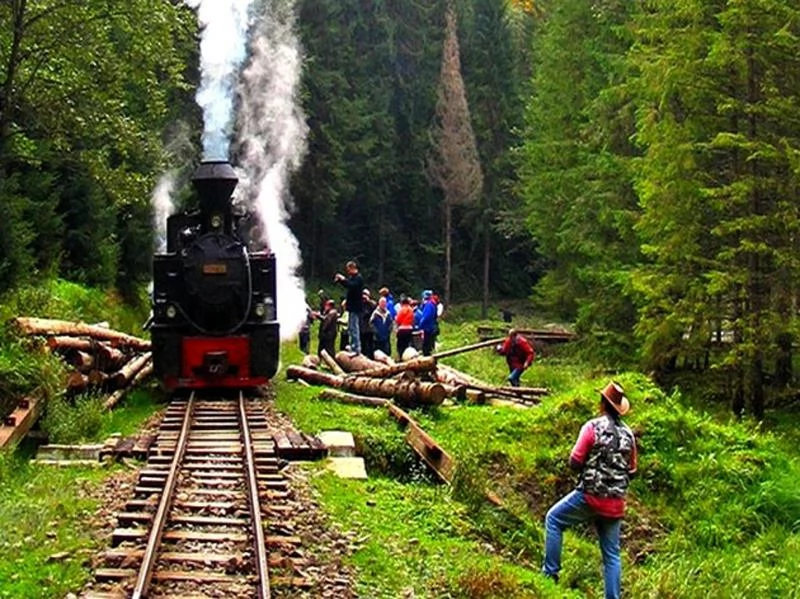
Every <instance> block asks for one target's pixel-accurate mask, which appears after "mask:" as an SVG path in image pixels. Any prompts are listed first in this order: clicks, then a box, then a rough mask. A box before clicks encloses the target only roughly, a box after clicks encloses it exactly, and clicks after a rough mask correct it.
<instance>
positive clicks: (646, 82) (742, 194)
mask: <svg viewBox="0 0 800 599" xmlns="http://www.w3.org/2000/svg"><path fill="white" fill-rule="evenodd" d="M646 7H647V13H646V15H645V16H644V17H643V19H642V21H641V23H640V27H639V29H638V31H637V35H638V37H639V40H640V41H639V43H638V46H637V51H636V52H634V53H633V54H632V57H631V59H632V61H633V62H634V63H635V65H636V66H637V67H638V68H639V69H640V71H641V78H640V82H639V83H640V85H639V93H640V94H641V98H642V108H641V110H640V113H639V115H638V121H639V123H638V128H639V140H640V142H641V143H642V144H643V147H644V148H645V150H646V154H645V156H644V158H643V160H642V168H641V171H640V174H639V182H638V187H639V190H640V195H641V198H642V204H643V208H644V213H643V216H642V220H641V223H640V233H641V237H642V243H643V247H644V248H645V250H646V253H647V256H648V258H649V259H650V263H649V264H647V265H645V266H643V267H642V268H640V269H639V271H638V273H637V277H636V281H637V286H638V288H639V290H640V291H641V293H642V310H641V319H640V322H639V325H638V331H639V333H640V336H641V338H642V340H643V343H644V347H645V350H646V351H645V356H646V357H647V358H648V360H649V363H650V364H651V365H654V366H662V367H663V366H664V365H665V364H669V363H670V362H672V361H674V359H675V358H676V357H677V356H678V355H679V354H682V355H688V356H689V357H696V356H697V355H698V354H699V353H700V352H705V351H707V350H708V346H709V343H710V340H711V339H712V338H713V337H715V336H717V337H719V336H720V335H721V331H723V330H727V331H730V333H731V334H732V340H733V342H732V343H731V344H729V345H728V347H727V349H726V350H725V351H724V355H723V356H722V362H721V366H722V367H723V368H724V369H725V370H726V372H727V373H728V379H729V380H730V381H733V384H732V385H730V387H729V388H730V394H731V400H732V407H733V410H734V412H736V413H737V414H741V413H742V411H743V410H744V407H745V406H744V401H745V399H749V402H750V407H751V410H752V412H753V413H754V414H755V415H756V417H758V418H761V417H762V416H763V414H764V402H765V379H766V372H767V370H768V369H769V364H771V363H772V362H773V361H774V360H780V359H785V358H782V356H783V355H785V352H786V346H787V345H788V346H791V332H792V331H793V329H794V327H795V325H796V316H795V314H794V309H793V305H794V304H795V297H796V289H795V288H794V284H793V281H795V280H796V279H797V275H798V274H800V273H798V265H797V261H796V259H795V256H796V254H797V249H798V248H797V235H796V231H797V230H798V226H800V218H799V216H800V215H799V214H798V206H797V201H796V198H797V192H798V185H799V184H800V176H799V175H800V173H798V170H797V168H796V167H797V156H798V153H800V109H798V108H797V107H796V102H794V100H793V98H796V97H797V96H798V94H800V59H798V57H797V54H796V44H797V41H798V38H799V37H800V8H799V7H796V6H795V4H794V3H790V2H785V1H782V0H774V1H773V0H770V1H767V2H762V1H755V0H744V1H742V2H738V3H735V4H731V3H726V2H722V1H721V0H720V1H717V2H712V3H707V2H700V1H699V0H696V1H684V2H681V3H677V4H676V3H673V2H665V1H661V0H654V1H652V2H648V3H647V4H646ZM645 17H646V18H645ZM787 339H788V342H787ZM779 342H780V345H779Z"/></svg>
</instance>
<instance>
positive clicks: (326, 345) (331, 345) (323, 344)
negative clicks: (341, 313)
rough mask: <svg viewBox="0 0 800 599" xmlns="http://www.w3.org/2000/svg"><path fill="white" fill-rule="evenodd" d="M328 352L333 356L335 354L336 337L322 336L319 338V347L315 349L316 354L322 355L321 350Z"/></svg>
mask: <svg viewBox="0 0 800 599" xmlns="http://www.w3.org/2000/svg"><path fill="white" fill-rule="evenodd" d="M323 349H324V350H325V351H326V352H328V355H329V356H330V357H331V358H333V357H334V356H335V355H336V337H328V338H326V339H323V338H322V337H320V338H319V348H318V349H317V354H318V355H322V350H323Z"/></svg>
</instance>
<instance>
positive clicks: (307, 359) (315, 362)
mask: <svg viewBox="0 0 800 599" xmlns="http://www.w3.org/2000/svg"><path fill="white" fill-rule="evenodd" d="M303 367H304V368H312V369H314V370H316V369H317V368H319V357H318V356H313V355H311V354H306V355H305V356H303Z"/></svg>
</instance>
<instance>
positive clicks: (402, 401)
mask: <svg viewBox="0 0 800 599" xmlns="http://www.w3.org/2000/svg"><path fill="white" fill-rule="evenodd" d="M500 341H502V339H492V340H489V341H483V342H481V343H476V344H473V345H469V346H466V347H461V348H457V349H453V350H448V351H445V352H441V353H438V354H434V355H432V356H419V355H411V354H409V356H408V357H410V359H407V360H406V361H404V362H400V363H395V362H394V360H392V359H391V358H390V357H389V356H386V355H385V354H382V353H378V354H377V355H376V358H377V359H375V360H370V359H368V358H366V357H365V356H362V355H354V354H350V353H347V352H339V353H337V354H336V356H330V355H328V354H327V353H326V352H325V351H324V350H323V352H322V353H321V358H322V359H321V360H320V361H311V360H307V359H305V360H303V364H304V365H303V366H290V367H289V368H288V369H287V371H286V376H287V378H288V379H289V380H295V381H300V382H303V383H304V384H307V385H319V386H323V387H327V388H325V389H323V390H322V391H321V392H320V394H319V396H318V397H319V399H321V400H327V401H337V402H340V403H346V404H355V405H361V406H371V407H376V408H385V409H387V410H388V413H389V415H390V416H391V417H392V418H394V419H395V420H397V422H398V423H399V424H400V425H401V426H402V427H403V428H404V429H405V439H406V442H407V443H408V444H409V445H410V446H411V447H412V448H413V449H414V451H415V452H416V453H417V454H418V455H419V456H420V458H421V459H422V460H423V461H424V462H425V463H426V464H427V465H428V466H430V468H431V469H432V470H433V471H434V472H435V473H436V474H437V475H438V476H439V478H440V479H441V480H442V481H444V482H445V483H450V482H452V480H453V473H454V471H455V462H454V460H453V458H452V457H451V456H450V455H449V454H448V453H447V452H446V451H445V450H444V449H443V448H442V447H441V446H440V445H439V444H438V443H437V442H436V441H435V440H434V439H433V438H432V437H431V436H430V435H428V434H427V433H426V432H425V431H424V430H423V429H422V427H421V426H420V425H419V424H418V423H417V422H416V421H414V420H413V418H411V416H410V415H409V414H408V413H407V412H404V411H403V410H402V409H401V408H400V407H398V405H401V406H408V407H418V406H425V405H439V404H441V403H442V402H443V401H444V400H445V399H446V398H454V399H461V400H467V401H470V402H475V403H482V402H484V401H486V400H487V399H491V398H502V399H503V400H504V401H513V402H515V403H520V404H523V405H531V404H533V403H536V402H538V401H539V398H540V397H541V396H542V395H545V394H546V393H547V389H544V388H536V387H499V386H492V385H490V384H488V383H486V382H483V381H481V380H478V379H476V378H474V377H472V376H470V375H468V374H466V373H464V372H461V371H459V370H457V369H455V368H452V367H450V366H445V365H443V364H440V363H439V360H441V359H442V358H446V357H449V356H454V355H457V354H459V353H463V352H468V351H472V350H475V349H479V348H482V347H489V346H493V345H495V344H497V343H499V342H500ZM312 364H313V365H314V368H311V367H309V366H311V365H312ZM318 367H327V368H328V369H329V370H330V371H331V373H327V372H322V371H320V370H318ZM487 497H488V498H489V500H490V501H491V502H492V503H494V504H495V505H501V503H502V502H501V501H500V500H499V498H497V497H496V496H494V495H492V494H488V495H487Z"/></svg>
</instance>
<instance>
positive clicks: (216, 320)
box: [150, 161, 280, 390]
mask: <svg viewBox="0 0 800 599" xmlns="http://www.w3.org/2000/svg"><path fill="white" fill-rule="evenodd" d="M192 183H193V186H194V190H195V193H196V196H197V204H198V209H196V210H193V211H189V212H184V213H179V214H174V215H172V216H170V217H169V218H168V219H167V248H166V252H163V253H156V254H155V255H154V256H153V316H152V321H151V325H150V332H151V339H152V345H153V367H154V371H155V374H156V376H157V377H159V379H160V380H161V381H162V382H163V383H164V385H165V387H166V388H167V389H171V390H172V389H198V388H206V387H208V388H247V387H255V386H259V385H263V384H265V383H266V382H268V381H269V379H270V378H272V377H273V376H274V375H275V372H276V371H277V369H278V359H279V348H280V335H279V325H278V321H277V303H276V283H275V256H274V254H272V253H271V252H268V251H249V249H248V240H247V239H246V234H245V227H243V226H240V224H239V223H240V222H243V221H242V218H241V217H242V215H237V214H234V210H233V205H232V194H233V190H234V189H235V188H236V184H237V183H238V178H237V176H236V173H235V171H234V170H233V168H232V167H231V165H230V164H229V163H227V162H222V161H217V162H203V163H201V165H200V166H199V167H198V169H197V171H196V172H195V174H194V176H193V178H192Z"/></svg>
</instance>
